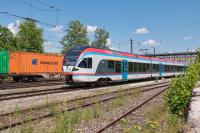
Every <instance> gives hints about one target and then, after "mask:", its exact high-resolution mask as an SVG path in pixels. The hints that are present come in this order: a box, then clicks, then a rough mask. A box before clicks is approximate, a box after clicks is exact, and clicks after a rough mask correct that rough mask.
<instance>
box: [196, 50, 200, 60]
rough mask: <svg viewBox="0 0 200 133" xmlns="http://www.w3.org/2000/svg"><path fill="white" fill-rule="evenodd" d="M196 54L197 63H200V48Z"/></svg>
mask: <svg viewBox="0 0 200 133" xmlns="http://www.w3.org/2000/svg"><path fill="white" fill-rule="evenodd" d="M196 53H197V57H196V61H197V62H200V47H199V48H198V49H197V50H196Z"/></svg>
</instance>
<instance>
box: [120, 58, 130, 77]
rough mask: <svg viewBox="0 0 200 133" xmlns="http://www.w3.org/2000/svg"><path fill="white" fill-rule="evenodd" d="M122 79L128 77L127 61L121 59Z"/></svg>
mask: <svg viewBox="0 0 200 133" xmlns="http://www.w3.org/2000/svg"><path fill="white" fill-rule="evenodd" d="M121 66H122V80H127V77H128V61H127V60H122V64H121Z"/></svg>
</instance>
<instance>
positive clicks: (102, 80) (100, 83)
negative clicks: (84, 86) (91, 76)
mask: <svg viewBox="0 0 200 133" xmlns="http://www.w3.org/2000/svg"><path fill="white" fill-rule="evenodd" d="M108 82H109V80H108V79H107V78H101V79H98V80H97V85H99V86H103V85H107V84H108Z"/></svg>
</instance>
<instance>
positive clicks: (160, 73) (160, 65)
mask: <svg viewBox="0 0 200 133" xmlns="http://www.w3.org/2000/svg"><path fill="white" fill-rule="evenodd" d="M162 73H163V65H162V63H160V64H159V77H162Z"/></svg>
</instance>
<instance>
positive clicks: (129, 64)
mask: <svg viewBox="0 0 200 133" xmlns="http://www.w3.org/2000/svg"><path fill="white" fill-rule="evenodd" d="M128 71H129V72H133V63H132V62H129V63H128Z"/></svg>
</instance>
